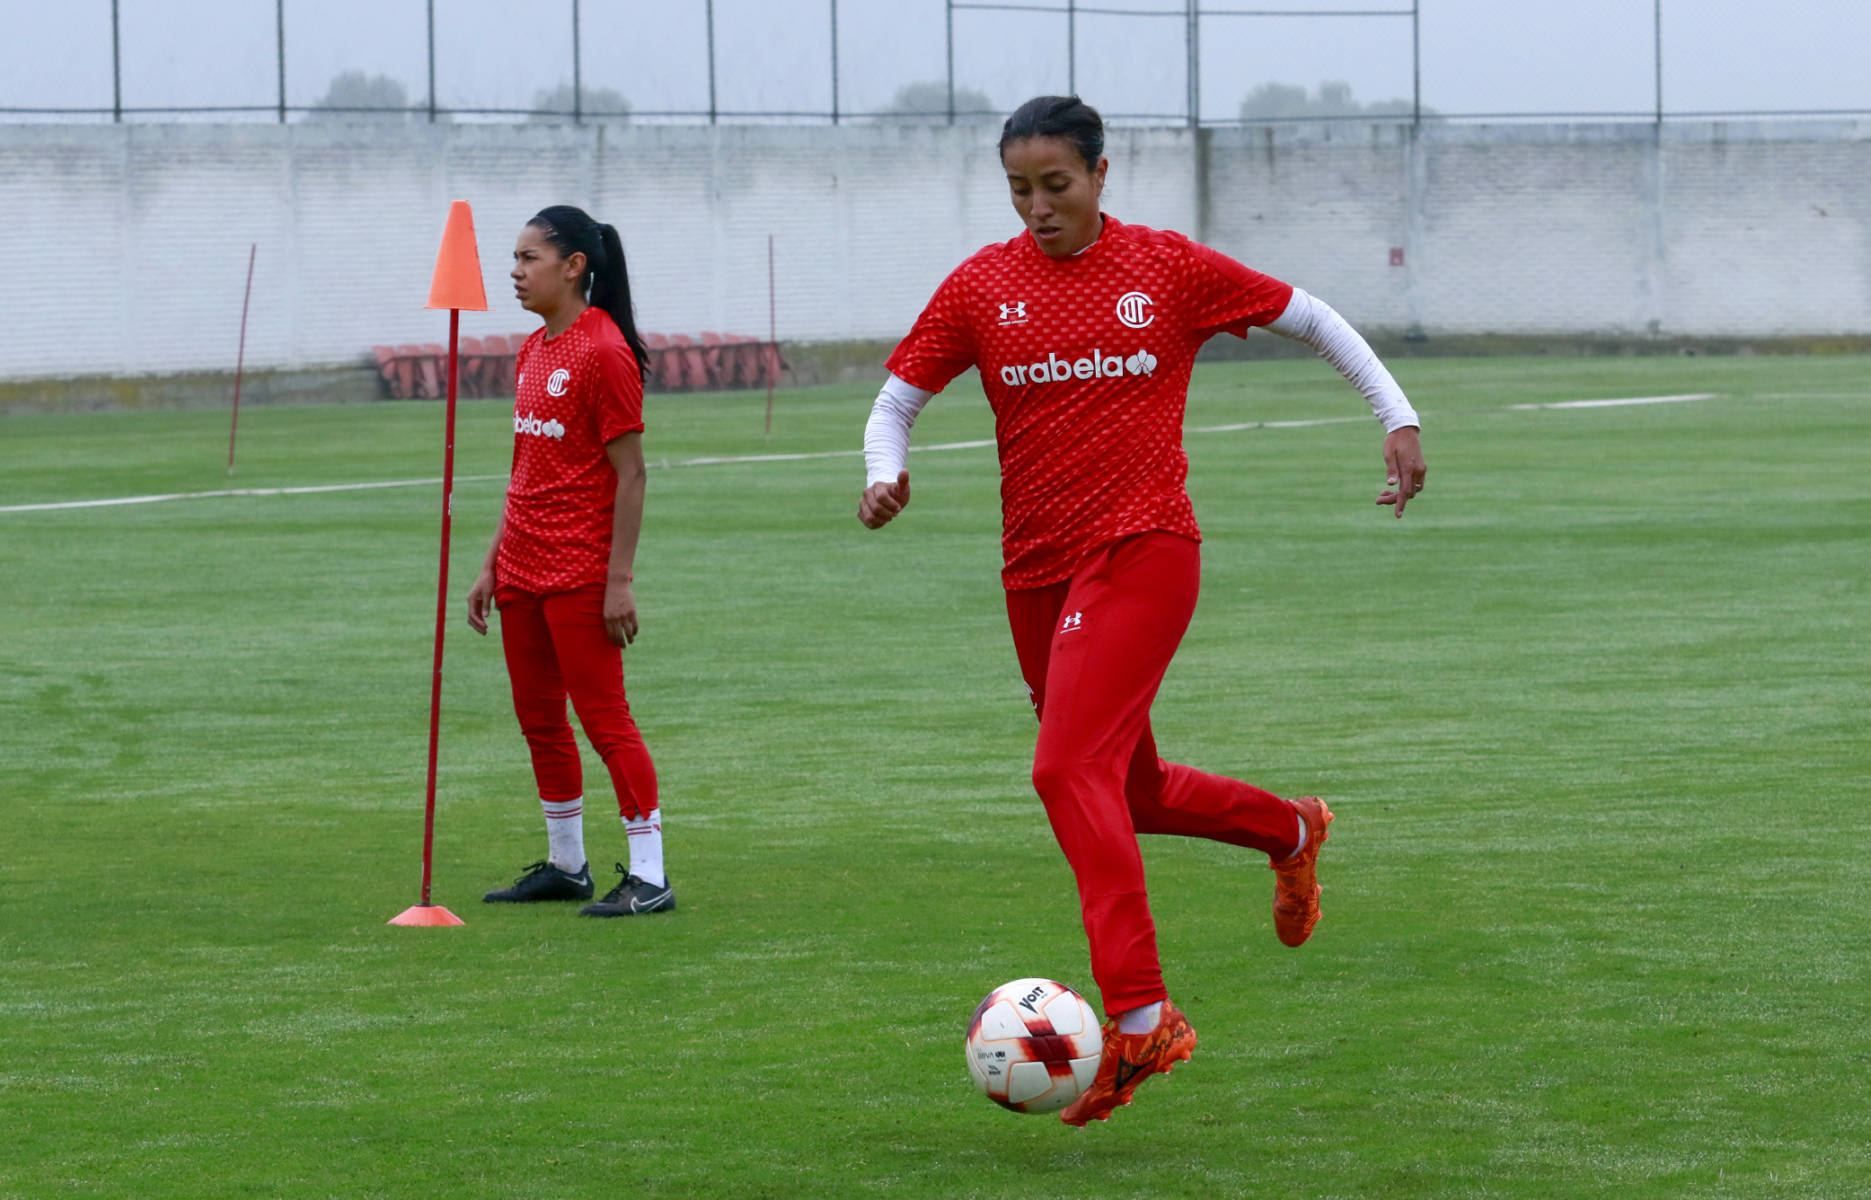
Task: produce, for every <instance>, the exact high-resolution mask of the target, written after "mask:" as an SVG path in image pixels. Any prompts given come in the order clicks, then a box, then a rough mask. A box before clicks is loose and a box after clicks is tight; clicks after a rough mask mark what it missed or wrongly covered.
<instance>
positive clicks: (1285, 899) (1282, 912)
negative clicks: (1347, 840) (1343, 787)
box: [1271, 796, 1332, 946]
mask: <svg viewBox="0 0 1871 1200" xmlns="http://www.w3.org/2000/svg"><path fill="white" fill-rule="evenodd" d="M1293 807H1294V808H1297V809H1298V810H1299V815H1300V819H1302V820H1303V821H1305V822H1306V844H1305V845H1304V846H1302V847H1301V848H1300V850H1299V853H1297V854H1295V855H1293V857H1291V858H1289V859H1287V860H1286V861H1285V862H1278V863H1273V864H1271V866H1272V867H1273V874H1274V883H1273V930H1274V932H1275V933H1277V934H1279V935H1280V940H1281V941H1282V942H1284V943H1285V944H1287V945H1288V946H1299V945H1303V944H1304V943H1305V941H1306V939H1307V938H1309V937H1311V936H1312V927H1313V926H1314V925H1317V924H1318V923H1319V848H1320V847H1321V846H1324V845H1325V838H1326V826H1328V825H1330V824H1331V823H1332V810H1331V809H1329V808H1327V807H1326V806H1325V801H1323V800H1321V799H1319V798H1318V797H1317V796H1302V797H1301V798H1300V799H1298V800H1295V801H1293Z"/></svg>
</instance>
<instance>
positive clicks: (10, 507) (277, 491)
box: [0, 475, 506, 513]
mask: <svg viewBox="0 0 1871 1200" xmlns="http://www.w3.org/2000/svg"><path fill="white" fill-rule="evenodd" d="M505 478H506V476H505V475H458V476H456V477H455V482H456V483H479V482H481V481H483V480H488V479H505ZM441 482H442V480H441V478H440V477H439V476H438V477H437V478H435V479H386V480H380V481H378V482H376V483H325V484H320V485H318V486H316V487H279V488H220V489H218V490H216V491H212V492H166V493H161V494H158V495H154V496H113V497H111V498H109V499H106V500H61V501H59V502H57V503H55V504H4V505H0V513H15V512H50V511H52V510H54V509H63V508H108V507H111V506H113V505H119V504H161V503H162V502H163V501H165V500H212V499H215V498H217V497H221V496H309V495H313V494H314V493H317V492H367V491H371V490H373V489H375V488H401V487H422V486H424V485H425V484H439V483H441Z"/></svg>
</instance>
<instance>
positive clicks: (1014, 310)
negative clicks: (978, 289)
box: [1000, 300, 1026, 325]
mask: <svg viewBox="0 0 1871 1200" xmlns="http://www.w3.org/2000/svg"><path fill="white" fill-rule="evenodd" d="M1000 323H1001V324H1002V325H1024V324H1026V301H1024V300H1015V301H1014V302H1013V303H1011V304H1003V305H1001V306H1000Z"/></svg>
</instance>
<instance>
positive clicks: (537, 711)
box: [468, 205, 676, 917]
mask: <svg viewBox="0 0 1871 1200" xmlns="http://www.w3.org/2000/svg"><path fill="white" fill-rule="evenodd" d="M512 278H513V291H514V295H515V296H516V297H517V298H518V299H519V301H520V305H521V307H523V308H525V309H526V310H527V311H529V312H532V313H535V314H537V315H538V316H540V317H541V318H543V319H544V321H545V324H544V325H543V326H542V327H541V328H539V329H536V330H534V331H533V333H532V335H531V336H530V337H528V338H527V339H526V341H525V343H524V344H523V345H521V347H520V352H519V360H518V368H519V380H518V385H517V387H516V391H515V398H514V406H513V472H512V476H511V477H510V479H509V480H508V483H507V499H506V506H505V508H504V509H503V511H502V514H501V518H500V526H499V528H498V529H497V530H496V531H495V533H494V541H493V544H492V545H490V546H489V547H488V548H487V558H486V559H485V560H484V561H483V563H482V564H481V572H480V576H479V578H477V579H476V580H475V581H474V586H473V588H472V589H470V590H469V592H468V624H469V625H470V626H472V627H473V628H474V630H475V632H477V633H482V634H485V633H486V632H487V617H488V612H489V608H490V606H491V607H492V608H495V609H498V610H499V613H500V641H501V646H502V648H503V649H504V650H505V652H506V658H507V675H508V678H509V680H510V682H511V684H512V687H513V709H514V712H515V714H516V715H517V716H518V717H519V720H520V729H521V731H522V732H523V733H524V734H525V735H526V744H527V747H528V749H529V750H530V751H531V753H532V759H533V777H534V782H535V783H536V785H537V786H538V789H539V802H540V805H541V806H542V807H543V808H544V810H545V817H546V842H547V850H546V857H545V858H543V859H541V860H540V861H539V862H536V863H534V864H533V865H532V866H530V867H528V868H527V869H526V870H525V872H524V873H523V874H522V875H521V876H520V878H519V879H518V880H517V881H515V882H514V884H513V885H512V886H511V887H507V888H502V889H500V890H498V891H493V892H489V893H487V895H486V897H485V899H486V900H487V901H488V902H490V903H500V902H508V903H516V902H517V903H524V902H532V901H543V900H589V899H591V896H592V893H593V891H594V890H595V888H594V887H593V884H592V881H591V870H590V867H589V865H588V864H587V862H586V859H585V840H584V780H583V769H582V764H581V762H580V760H579V752H578V740H577V738H576V737H574V736H573V733H572V726H571V723H570V722H569V721H567V720H566V715H565V701H566V698H567V697H568V696H569V697H570V698H571V702H572V707H573V708H574V709H575V710H576V711H577V713H578V722H579V724H580V725H582V726H584V730H585V736H586V737H587V738H589V739H590V740H591V744H592V746H593V747H595V748H596V750H597V751H598V754H599V756H600V757H601V758H603V760H604V766H605V769H606V770H607V772H608V773H609V775H610V777H611V786H612V787H613V788H614V789H615V791H616V793H617V808H618V812H619V814H620V815H621V816H622V817H623V822H624V829H625V832H626V834H627V836H628V840H629V845H630V865H629V866H628V867H625V866H624V865H623V864H622V863H619V864H618V866H617V870H618V874H619V875H620V876H622V879H621V880H620V881H619V883H618V884H617V886H616V887H614V888H612V889H611V891H610V893H609V894H608V895H606V896H605V897H604V898H603V899H602V900H599V901H598V902H597V903H595V904H587V905H585V906H584V907H583V908H582V909H580V910H579V911H580V912H581V913H582V914H584V915H585V916H591V917H628V916H636V915H639V914H642V913H656V912H667V911H669V910H670V909H673V908H674V907H675V906H676V897H675V891H674V889H672V888H671V887H670V886H669V877H668V875H667V873H666V872H665V871H664V868H663V824H662V810H661V809H660V807H659V806H658V803H657V797H656V766H655V764H654V763H653V762H652V761H651V760H650V752H649V750H648V749H647V748H646V747H645V746H644V744H643V737H642V735H641V734H640V733H638V731H637V723H636V721H635V719H634V718H633V717H632V716H631V713H630V702H629V700H627V699H626V698H625V696H624V665H623V653H622V648H623V647H624V646H625V645H627V644H629V643H630V642H632V641H634V640H635V639H636V636H637V599H636V592H635V589H634V580H635V576H634V574H633V567H634V563H635V561H636V553H637V535H638V532H639V531H640V530H641V528H642V523H643V476H644V468H643V375H644V371H643V366H642V364H643V363H644V362H645V361H646V360H647V354H646V352H645V350H644V343H643V338H642V336H641V335H640V334H638V332H637V326H636V318H635V315H634V314H633V313H632V311H631V304H630V276H629V272H628V271H627V269H626V265H625V262H624V246H623V242H622V240H621V239H620V238H619V237H618V235H617V230H615V229H613V228H612V227H611V226H609V225H603V224H600V223H598V222H596V221H594V220H592V219H591V217H590V216H589V215H588V214H586V213H585V212H584V211H583V210H582V209H577V208H573V207H571V206H569V205H555V206H553V207H551V208H546V209H542V210H541V211H540V212H539V214H538V215H537V216H535V217H534V218H533V219H532V220H531V221H528V222H527V223H526V226H525V228H523V229H521V230H520V236H519V240H518V241H517V242H516V244H515V245H514V249H513V271H512Z"/></svg>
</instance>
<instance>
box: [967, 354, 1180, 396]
mask: <svg viewBox="0 0 1871 1200" xmlns="http://www.w3.org/2000/svg"><path fill="white" fill-rule="evenodd" d="M1155 370H1156V355H1154V354H1152V353H1150V352H1149V351H1148V350H1139V351H1137V352H1136V353H1135V354H1133V355H1131V356H1130V357H1129V358H1120V357H1119V356H1117V355H1115V354H1109V355H1107V354H1105V353H1104V352H1103V351H1102V350H1093V351H1092V352H1091V353H1090V354H1088V355H1086V356H1085V357H1084V358H1075V359H1072V360H1070V361H1067V360H1066V359H1063V358H1060V357H1059V356H1058V355H1056V354H1053V353H1052V352H1050V351H1048V352H1047V354H1046V357H1045V358H1044V359H1043V360H1039V361H1035V362H1030V363H1019V364H1015V365H1013V366H1006V367H1002V368H1001V369H1000V381H1001V382H1002V383H1004V384H1006V385H1007V386H1008V387H1020V386H1021V385H1023V384H1030V383H1064V382H1065V381H1066V380H1068V379H1121V378H1123V377H1124V376H1126V375H1148V374H1150V373H1151V372H1153V371H1155Z"/></svg>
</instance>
